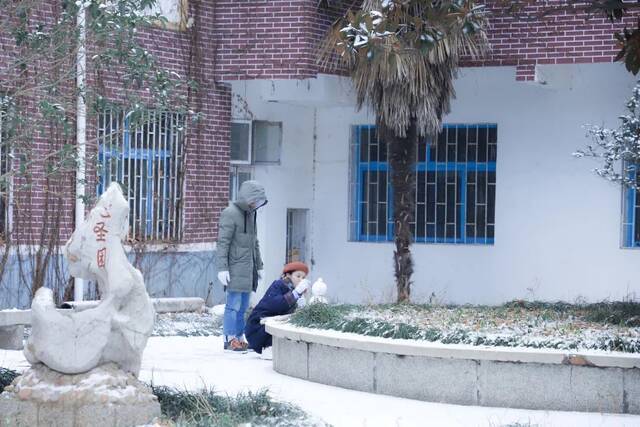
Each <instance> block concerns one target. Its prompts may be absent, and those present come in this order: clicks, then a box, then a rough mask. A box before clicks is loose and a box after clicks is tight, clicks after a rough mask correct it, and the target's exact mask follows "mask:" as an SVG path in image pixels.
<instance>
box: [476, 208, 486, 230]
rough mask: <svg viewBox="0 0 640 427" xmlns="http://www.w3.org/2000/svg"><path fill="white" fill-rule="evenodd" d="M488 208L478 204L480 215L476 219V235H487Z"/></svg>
mask: <svg viewBox="0 0 640 427" xmlns="http://www.w3.org/2000/svg"><path fill="white" fill-rule="evenodd" d="M485 218H486V209H485V207H484V206H478V216H477V221H476V237H485V225H486V224H487V222H486V220H485Z"/></svg>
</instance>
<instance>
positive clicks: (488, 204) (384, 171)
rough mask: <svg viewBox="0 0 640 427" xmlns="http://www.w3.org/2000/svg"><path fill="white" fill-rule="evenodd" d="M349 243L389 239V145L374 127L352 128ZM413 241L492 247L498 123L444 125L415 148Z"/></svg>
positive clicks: (390, 198)
mask: <svg viewBox="0 0 640 427" xmlns="http://www.w3.org/2000/svg"><path fill="white" fill-rule="evenodd" d="M352 141H353V143H352V147H351V157H352V159H353V169H352V175H351V193H352V198H353V204H352V209H351V211H352V213H351V239H352V240H355V241H367V242H386V241H391V240H392V239H393V226H394V225H393V192H392V188H391V185H390V176H389V164H388V147H387V144H386V143H385V142H384V141H381V140H379V139H378V137H377V133H376V129H375V126H371V125H362V126H354V127H353V136H352ZM417 150H418V153H417V154H418V155H417V160H418V161H417V164H416V174H415V181H416V182H415V186H416V187H415V196H416V197H415V211H414V221H413V222H412V223H411V227H412V232H413V237H414V241H415V242H419V243H455V244H493V243H494V239H495V196H496V193H495V187H496V158H497V125H495V124H447V125H445V126H444V127H443V130H442V132H441V133H440V134H439V135H438V136H437V137H436V138H435V140H433V141H430V140H429V138H425V139H424V140H422V141H421V142H420V143H419V144H418V147H417Z"/></svg>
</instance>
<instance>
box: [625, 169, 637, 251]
mask: <svg viewBox="0 0 640 427" xmlns="http://www.w3.org/2000/svg"><path fill="white" fill-rule="evenodd" d="M624 169H625V170H626V171H628V172H625V173H628V174H629V179H631V180H632V181H635V183H636V185H640V175H639V174H638V173H637V169H636V167H633V166H632V167H629V165H628V164H626V165H625V167H624ZM622 211H623V212H622V215H623V216H622V218H623V219H622V247H624V248H637V247H640V197H638V190H636V189H634V188H629V187H627V186H626V185H624V186H623V187H622Z"/></svg>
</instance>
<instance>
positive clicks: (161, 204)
mask: <svg viewBox="0 0 640 427" xmlns="http://www.w3.org/2000/svg"><path fill="white" fill-rule="evenodd" d="M183 138H184V121H183V118H182V116H181V115H179V114H175V113H167V112H150V113H148V114H147V115H145V117H144V118H143V120H141V121H140V122H137V123H135V124H133V123H131V120H130V117H129V115H124V114H122V112H115V111H107V112H104V113H102V114H100V116H99V127H98V140H99V145H98V174H99V179H98V181H97V194H102V192H103V191H104V190H105V189H106V187H107V186H108V185H109V184H110V183H111V182H112V181H117V182H119V183H120V184H121V185H122V186H123V187H124V190H125V195H126V196H127V198H128V201H129V208H130V213H129V226H130V237H131V238H133V239H135V240H170V241H175V240H178V239H179V235H180V226H181V224H180V222H181V199H182V189H181V186H182V182H181V176H182V158H183Z"/></svg>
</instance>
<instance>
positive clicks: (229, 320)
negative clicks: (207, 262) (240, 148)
mask: <svg viewBox="0 0 640 427" xmlns="http://www.w3.org/2000/svg"><path fill="white" fill-rule="evenodd" d="M266 203H267V196H266V194H265V191H264V187H263V186H262V185H261V184H260V183H259V182H258V181H245V182H243V183H242V185H241V186H240V190H239V191H238V197H237V199H236V200H235V201H234V202H233V203H231V204H230V205H229V206H228V207H227V208H226V209H224V210H223V211H222V214H221V215H220V221H219V222H218V242H217V249H216V261H217V262H216V263H217V267H218V280H219V281H220V283H222V285H223V286H224V289H225V292H226V304H225V308H224V317H223V326H222V329H223V333H224V338H225V340H224V349H225V350H231V351H243V352H244V351H247V346H248V344H247V342H246V340H244V338H243V333H244V328H245V312H246V311H247V308H248V307H249V296H250V295H251V292H252V291H253V292H255V290H256V289H257V287H258V280H259V279H260V278H261V277H262V275H263V274H262V257H261V256H260V246H259V243H258V236H257V229H256V211H257V210H258V209H259V208H260V207H262V206H264V205H265V204H266Z"/></svg>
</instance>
